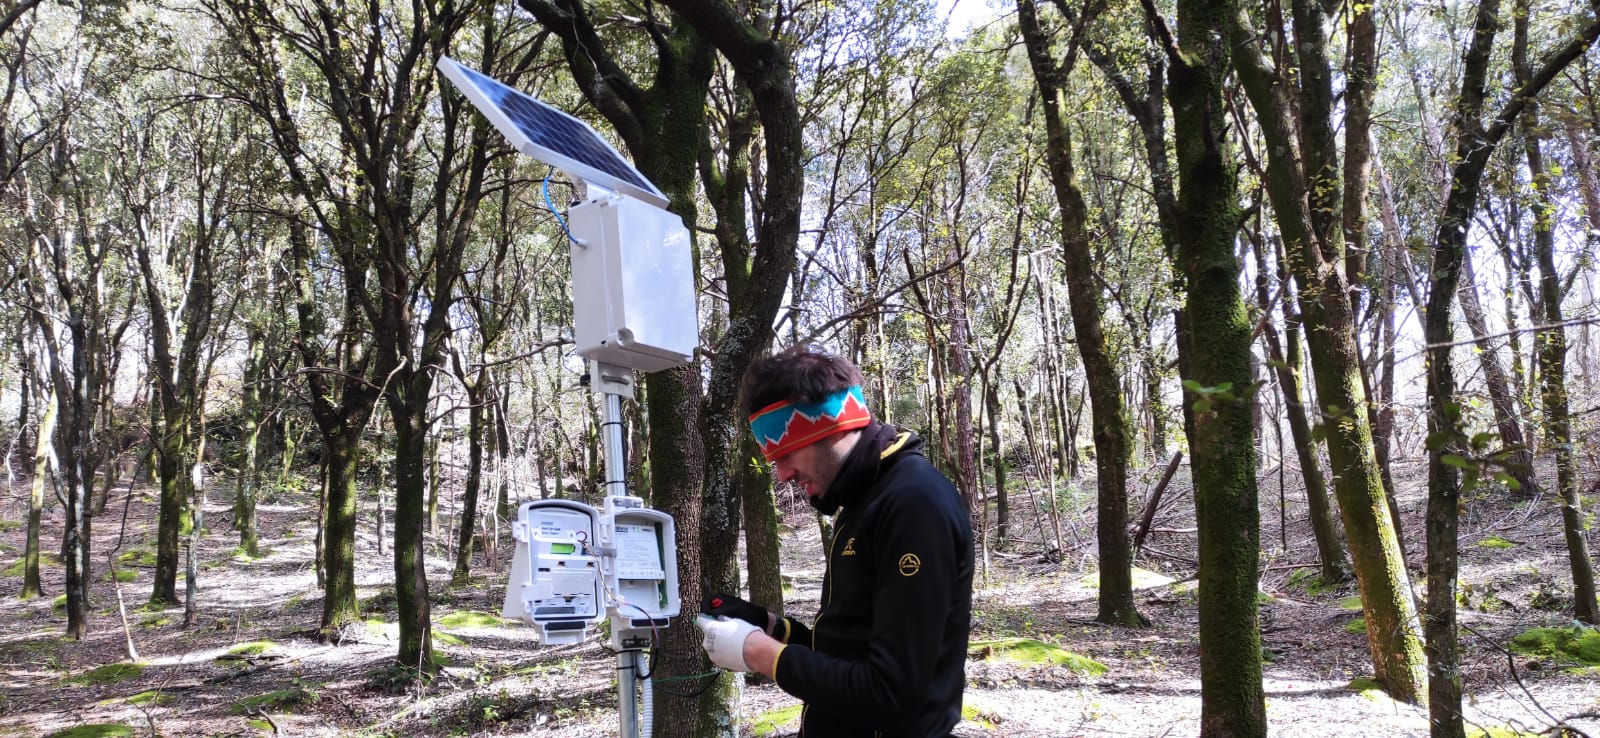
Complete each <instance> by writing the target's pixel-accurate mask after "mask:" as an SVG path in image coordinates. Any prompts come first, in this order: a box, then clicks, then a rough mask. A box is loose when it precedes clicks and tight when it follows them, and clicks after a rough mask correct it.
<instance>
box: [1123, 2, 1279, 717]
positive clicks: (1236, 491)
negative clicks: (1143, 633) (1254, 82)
mask: <svg viewBox="0 0 1600 738" xmlns="http://www.w3.org/2000/svg"><path fill="white" fill-rule="evenodd" d="M1145 9H1146V12H1147V14H1148V15H1149V16H1150V23H1151V26H1152V28H1153V29H1155V31H1156V33H1157V39H1156V40H1157V41H1158V42H1159V44H1160V46H1161V48H1162V49H1163V50H1164V51H1165V52H1166V54H1167V62H1168V64H1169V65H1170V73H1169V75H1170V76H1169V79H1168V85H1167V88H1166V89H1167V97H1168V100H1169V102H1170V103H1171V106H1172V114H1173V118H1172V120H1173V127H1174V138H1175V140H1176V147H1175V151H1176V153H1177V174H1178V177H1177V183H1178V192H1177V203H1176V219H1175V220H1176V223H1177V228H1176V229H1175V231H1176V238H1175V241H1176V243H1177V246H1178V251H1177V254H1175V257H1176V265H1177V270H1178V272H1179V273H1180V274H1181V275H1182V279H1183V291H1184V294H1185V295H1186V297H1185V302H1184V308H1183V316H1184V318H1183V320H1182V322H1181V323H1180V329H1181V330H1180V332H1179V334H1178V335H1179V342H1180V343H1179V350H1180V352H1181V354H1182V356H1181V361H1180V370H1181V371H1182V373H1183V378H1184V381H1185V386H1186V387H1187V388H1189V389H1190V392H1189V393H1187V394H1186V401H1185V404H1186V405H1187V406H1188V408H1187V410H1188V411H1189V413H1190V416H1189V417H1190V418H1191V421H1190V422H1191V425H1190V427H1189V428H1188V431H1189V446H1190V449H1191V451H1192V457H1191V461H1190V466H1191V469H1192V474H1193V478H1194V496H1195V518H1196V524H1197V525H1198V527H1199V529H1200V531H1199V545H1200V602H1199V608H1200V693H1201V708H1200V710H1201V712H1200V734H1201V735H1202V736H1207V737H1210V736H1216V737H1218V738H1221V737H1222V736H1228V737H1244V736H1265V735H1266V732H1267V721H1266V704H1265V698H1264V697H1263V694H1262V689H1261V631H1260V626H1259V623H1258V620H1257V614H1258V613H1257V607H1258V605H1257V601H1256V592H1257V585H1256V578H1257V576H1258V575H1259V566H1260V561H1259V558H1260V520H1259V516H1260V513H1259V511H1258V509H1257V501H1256V480H1255V448H1254V446H1253V445H1252V441H1253V437H1254V433H1253V430H1252V428H1251V425H1250V413H1251V407H1250V402H1249V401H1248V400H1249V398H1248V397H1247V396H1246V394H1245V393H1246V392H1248V391H1249V390H1248V386H1249V383H1250V363H1249V362H1250V340H1251V339H1250V328H1251V326H1250V321H1249V319H1248V317H1247V316H1246V313H1245V308H1244V301H1243V299H1242V295H1241V290H1240V287H1239V273H1240V265H1239V262H1238V259H1237V257H1236V256H1235V255H1234V254H1235V252H1234V242H1235V240H1236V238H1237V236H1238V232H1239V226H1240V221H1241V215H1240V208H1239V204H1238V182H1237V179H1236V175H1235V173H1234V168H1235V163H1234V161H1233V155H1232V153H1231V151H1230V147H1229V145H1228V141H1227V139H1226V131H1227V129H1228V122H1227V118H1226V112H1225V106H1224V104H1223V93H1222V90H1223V85H1224V84H1225V80H1226V78H1227V75H1228V71H1229V68H1230V66H1231V61H1232V59H1231V47H1232V45H1231V44H1230V43H1228V41H1227V40H1226V39H1227V35H1228V34H1227V29H1228V25H1229V23H1231V22H1232V21H1233V19H1234V17H1235V15H1236V14H1237V13H1238V12H1239V8H1238V6H1237V4H1236V3H1235V2H1233V0H1179V2H1178V24H1177V38H1176V40H1174V39H1173V38H1172V36H1171V35H1170V33H1169V32H1168V31H1167V26H1166V23H1165V20H1164V19H1163V18H1161V17H1160V16H1159V15H1158V13H1157V11H1156V10H1155V6H1154V4H1153V3H1150V2H1149V1H1148V0H1147V1H1146V3H1145ZM1201 400H1206V401H1207V402H1206V403H1201V402H1200V401H1201ZM1207 404H1209V407H1207V406H1206V405H1207Z"/></svg>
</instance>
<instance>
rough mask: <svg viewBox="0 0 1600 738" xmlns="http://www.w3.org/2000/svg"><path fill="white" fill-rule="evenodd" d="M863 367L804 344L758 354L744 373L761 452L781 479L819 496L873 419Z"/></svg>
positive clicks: (748, 409)
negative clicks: (863, 386) (760, 356)
mask: <svg viewBox="0 0 1600 738" xmlns="http://www.w3.org/2000/svg"><path fill="white" fill-rule="evenodd" d="M861 381H862V380H861V370H859V369H857V368H856V367H855V365H854V364H851V363H850V362H849V361H848V360H846V359H843V358H841V357H838V356H834V355H832V354H828V353H825V352H823V351H820V350H817V349H814V348H810V347H805V346H799V347H795V348H791V349H789V350H787V351H782V352H780V353H777V354H773V355H772V356H768V357H766V358H763V359H758V360H757V361H756V362H755V364H753V365H752V366H751V367H750V370H749V371H747V372H745V375H744V407H745V414H746V415H748V416H749V418H750V427H751V430H752V431H753V432H754V433H755V435H756V442H757V443H758V444H760V446H761V453H762V454H763V455H764V456H766V458H767V461H770V462H772V465H773V468H774V470H775V471H776V473H777V477H778V479H779V481H784V482H794V483H797V484H802V485H804V486H805V489H806V496H807V497H810V498H812V499H813V500H815V499H816V498H818V497H821V496H822V494H823V493H825V492H827V491H828V487H829V486H830V485H831V484H833V480H834V478H835V477H836V476H838V473H839V469H840V467H841V466H842V465H843V464H844V458H845V455H846V454H848V453H849V452H850V449H851V448H853V447H854V446H855V443H856V440H857V439H858V438H859V437H860V436H861V433H860V429H862V428H864V427H866V426H867V425H868V424H870V423H871V422H872V414H871V412H870V411H869V410H868V409H867V403H866V397H865V396H863V395H862V393H861Z"/></svg>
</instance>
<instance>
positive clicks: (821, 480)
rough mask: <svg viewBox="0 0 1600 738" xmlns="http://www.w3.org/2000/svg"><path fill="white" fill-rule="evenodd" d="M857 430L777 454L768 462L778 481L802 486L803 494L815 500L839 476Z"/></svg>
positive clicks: (853, 443) (853, 442)
mask: <svg viewBox="0 0 1600 738" xmlns="http://www.w3.org/2000/svg"><path fill="white" fill-rule="evenodd" d="M860 435H861V433H860V431H852V432H849V433H841V434H839V435H836V436H833V437H831V438H825V439H823V440H821V441H818V442H816V443H813V444H811V445H810V446H803V447H801V448H797V449H795V450H794V451H791V452H789V453H787V454H784V455H782V456H779V457H778V458H777V459H775V460H774V461H773V462H772V469H773V471H774V472H775V473H776V474H777V475H778V481H780V482H791V483H794V484H798V485H802V486H804V487H805V490H806V497H809V498H811V499H817V498H818V497H821V496H822V494H823V493H824V492H827V491H828V487H829V486H831V485H832V484H833V480H834V478H835V477H837V476H839V468H840V467H842V466H843V465H844V457H845V454H848V453H849V452H850V449H851V448H852V447H853V446H855V441H856V438H857V437H859V436H860Z"/></svg>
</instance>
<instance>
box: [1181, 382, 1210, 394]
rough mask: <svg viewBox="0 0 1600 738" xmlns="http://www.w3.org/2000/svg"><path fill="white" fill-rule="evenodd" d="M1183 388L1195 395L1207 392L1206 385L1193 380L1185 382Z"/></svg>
mask: <svg viewBox="0 0 1600 738" xmlns="http://www.w3.org/2000/svg"><path fill="white" fill-rule="evenodd" d="M1183 388H1184V389H1186V390H1189V391H1190V392H1193V393H1195V394H1205V391H1206V388H1205V386H1204V385H1201V384H1200V383H1199V382H1196V381H1194V380H1193V379H1185V380H1183Z"/></svg>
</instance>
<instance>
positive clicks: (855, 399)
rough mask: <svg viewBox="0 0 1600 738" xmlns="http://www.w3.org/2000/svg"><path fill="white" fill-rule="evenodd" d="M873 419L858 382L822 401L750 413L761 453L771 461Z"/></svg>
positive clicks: (785, 404) (781, 404)
mask: <svg viewBox="0 0 1600 738" xmlns="http://www.w3.org/2000/svg"><path fill="white" fill-rule="evenodd" d="M871 422H872V411H870V410H868V409H867V398H866V396H865V395H863V394H861V385H859V384H858V385H854V386H851V387H848V388H846V389H842V390H839V391H838V392H835V393H833V394H831V395H829V396H827V397H825V398H823V399H822V401H820V402H810V403H804V402H802V403H796V402H789V401H788V400H781V401H779V402H774V403H772V404H771V405H768V406H766V407H764V408H762V409H760V410H757V411H756V412H755V413H754V414H753V415H751V416H750V430H751V431H753V432H754V433H755V434H756V443H757V444H760V446H761V455H762V456H765V457H766V458H767V461H769V462H770V461H775V460H776V459H777V458H778V457H780V456H783V455H784V454H787V453H789V452H791V451H794V450H796V449H800V448H804V447H806V446H810V445H811V444H813V443H816V442H817V441H820V440H822V439H824V438H827V437H828V436H831V435H834V434H837V433H843V432H845V431H850V430H855V429H857V428H865V427H867V425H868V424H869V423H871Z"/></svg>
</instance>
